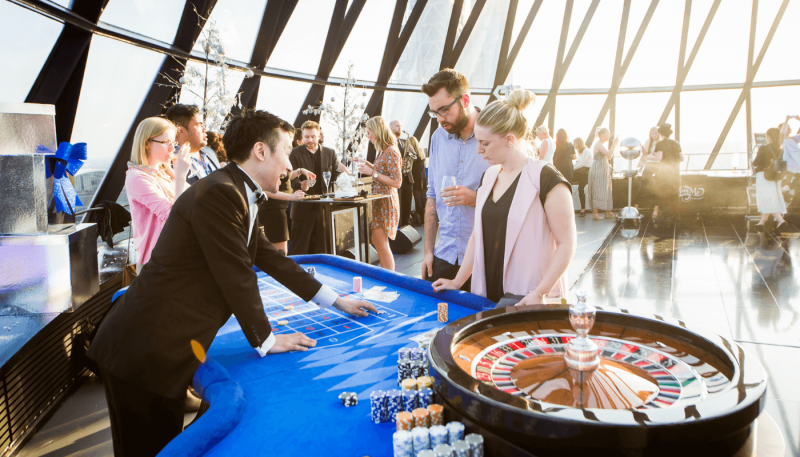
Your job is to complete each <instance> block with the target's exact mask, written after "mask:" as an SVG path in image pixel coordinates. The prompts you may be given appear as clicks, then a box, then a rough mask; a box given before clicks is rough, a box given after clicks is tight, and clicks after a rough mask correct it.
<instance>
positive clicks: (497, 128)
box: [475, 89, 536, 140]
mask: <svg viewBox="0 0 800 457" xmlns="http://www.w3.org/2000/svg"><path fill="white" fill-rule="evenodd" d="M535 98H536V96H535V95H534V94H533V92H531V91H528V90H525V89H514V90H513V91H511V93H510V94H508V96H506V98H505V99H503V100H495V101H493V102H492V103H489V105H487V106H486V108H484V109H482V110H481V112H480V114H478V119H477V120H476V121H475V122H476V123H477V124H478V125H482V126H484V127H489V128H490V129H491V130H492V133H494V134H495V135H501V136H502V135H506V134H508V133H513V134H514V135H516V136H517V138H518V139H520V140H523V139H525V135H526V134H527V133H528V120H527V119H526V118H525V114H524V111H525V108H527V107H528V106H530V104H531V103H533V100H534V99H535Z"/></svg>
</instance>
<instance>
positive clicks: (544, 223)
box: [433, 89, 577, 305]
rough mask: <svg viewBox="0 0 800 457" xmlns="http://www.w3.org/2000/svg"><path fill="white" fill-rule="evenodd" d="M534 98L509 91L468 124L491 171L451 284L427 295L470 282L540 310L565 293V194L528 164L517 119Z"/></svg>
mask: <svg viewBox="0 0 800 457" xmlns="http://www.w3.org/2000/svg"><path fill="white" fill-rule="evenodd" d="M533 99H534V95H533V94H532V93H531V92H529V91H527V90H524V89H516V90H514V91H513V92H511V94H509V95H508V97H507V98H506V99H505V100H497V101H494V102H492V103H490V104H489V105H488V106H487V107H486V108H484V109H483V110H482V111H481V112H480V114H479V115H478V118H477V120H476V121H475V138H476V139H477V140H478V154H480V155H481V156H482V157H483V158H484V159H485V160H486V161H487V162H489V164H491V165H492V166H491V167H489V169H488V170H486V173H484V175H483V178H482V180H481V186H480V188H478V195H477V199H476V204H475V226H474V229H473V231H472V236H471V237H470V239H469V242H468V244H467V250H466V253H465V254H464V261H463V262H462V264H461V267H460V268H459V271H458V274H457V275H456V277H455V279H452V280H449V279H439V280H437V281H436V282H434V283H433V288H434V290H435V291H437V292H438V291H442V290H446V289H459V288H460V287H461V285H462V284H464V283H465V282H466V280H467V278H469V277H470V274H471V275H472V288H471V290H472V293H474V294H477V295H482V296H484V297H487V298H489V299H490V300H492V301H494V302H499V301H500V300H501V299H502V298H503V296H504V295H507V294H511V295H517V296H524V297H523V298H522V299H521V301H519V302H518V303H517V304H518V305H531V304H540V303H546V302H547V301H548V300H549V299H552V298H553V297H561V296H564V294H565V293H566V290H567V289H566V271H567V267H568V266H569V263H570V261H571V260H572V257H573V256H574V255H575V246H576V245H577V235H576V229H575V216H574V207H573V204H572V189H571V186H570V183H569V182H568V181H567V180H566V179H564V177H563V176H562V175H561V173H559V172H558V171H557V170H556V169H555V167H553V166H552V165H550V164H547V163H545V162H544V161H542V160H537V159H534V158H531V157H528V156H527V154H526V151H527V148H528V146H527V145H526V144H525V141H526V140H525V132H526V131H527V129H528V122H527V119H526V118H525V116H524V114H523V112H524V110H525V108H527V107H528V106H529V105H530V104H531V103H532V102H533Z"/></svg>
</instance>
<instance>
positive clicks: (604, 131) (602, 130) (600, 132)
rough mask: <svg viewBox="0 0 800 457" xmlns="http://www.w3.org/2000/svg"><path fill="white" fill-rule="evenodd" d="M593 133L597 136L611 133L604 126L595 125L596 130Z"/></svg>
mask: <svg viewBox="0 0 800 457" xmlns="http://www.w3.org/2000/svg"><path fill="white" fill-rule="evenodd" d="M594 134H595V135H596V136H597V138H600V137H601V136H602V135H603V134H606V135H611V132H609V131H608V129H607V128H605V127H597V130H595V131H594Z"/></svg>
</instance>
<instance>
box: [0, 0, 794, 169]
mask: <svg viewBox="0 0 800 457" xmlns="http://www.w3.org/2000/svg"><path fill="white" fill-rule="evenodd" d="M25 1H28V2H30V3H31V4H34V5H35V4H37V3H44V4H46V3H53V4H57V5H60V6H59V8H60V7H66V8H70V7H71V3H72V2H71V1H70V0H58V1H51V0H25ZM268 1H279V0H218V1H217V2H216V5H215V7H214V9H213V10H212V12H211V15H210V19H211V20H212V21H213V22H214V23H215V24H216V26H217V27H218V29H219V30H220V31H221V34H222V37H223V40H224V43H225V47H226V56H227V57H228V58H230V59H233V60H235V61H237V62H241V63H242V64H244V65H247V64H249V62H250V60H251V57H252V53H253V50H254V48H255V46H256V39H257V37H258V33H259V29H260V27H261V22H262V19H263V18H264V12H265V8H266V7H267V4H268ZM782 2H783V0H759V1H758V9H757V15H756V29H755V38H754V43H755V46H754V57H753V58H754V59H755V58H756V57H757V56H758V53H759V52H760V51H761V48H762V45H763V43H764V41H765V38H766V37H767V34H768V31H769V29H770V27H771V26H772V24H773V22H774V20H775V17H776V14H777V13H778V11H779V9H780V7H781V4H782ZM350 3H352V2H348V10H349V8H350V6H351V5H350ZM534 3H535V2H534V0H520V1H519V2H518V8H517V12H516V16H515V17H514V23H513V26H511V25H510V24H508V25H509V26H510V27H512V28H511V30H512V32H511V43H510V45H509V47H513V45H514V43H515V42H516V41H517V38H518V37H519V36H521V34H522V32H523V29H522V26H523V23H524V21H525V19H526V17H527V16H528V14H529V12H530V10H531V7H532V6H533V5H534ZM591 3H592V2H591V0H575V1H574V2H573V6H572V11H571V13H570V17H569V25H568V28H567V29H566V30H562V25H563V22H564V14H565V9H566V5H567V2H565V1H562V0H544V1H543V2H542V4H541V7H540V8H539V10H538V13H537V14H536V17H535V19H534V21H533V23H532V25H531V27H530V29H529V30H527V34H526V36H525V39H524V41H523V42H522V45H521V49H520V52H519V54H518V56H517V58H516V60H515V62H514V64H513V66H512V67H511V69H510V72H509V74H508V77H507V78H506V81H505V83H506V84H512V85H515V86H521V87H524V88H527V89H530V90H533V91H534V92H536V93H537V94H538V95H537V98H536V101H535V103H534V106H532V107H531V108H529V110H528V111H529V115H530V117H531V119H532V121H533V120H535V119H536V118H537V117H538V115H539V111H540V110H541V107H542V106H543V105H544V103H545V100H546V99H547V94H548V92H550V90H551V86H552V85H553V83H554V80H553V75H554V73H555V71H556V69H557V68H559V67H560V66H561V63H560V62H556V59H557V53H558V46H559V41H560V38H561V36H562V32H565V33H566V41H565V51H564V54H565V57H566V54H567V53H568V52H569V50H570V48H572V46H573V43H576V40H577V39H578V38H580V37H578V31H579V28H580V26H581V23H582V22H583V20H584V17H585V16H586V14H587V11H589V8H590V5H591ZM630 3H631V7H630V12H629V17H628V22H627V28H626V29H625V39H624V47H623V52H622V57H623V59H624V58H625V57H626V56H627V54H628V53H629V52H630V50H631V47H632V44H633V41H634V38H635V36H636V33H637V31H638V30H639V28H640V26H641V24H642V21H643V19H644V17H645V14H646V12H647V11H648V8H649V7H650V2H649V1H646V0H636V1H632V2H630ZM335 4H336V1H334V0H299V1H298V2H297V5H296V7H295V8H294V10H293V12H292V14H291V16H290V18H289V21H288V23H287V24H286V27H285V29H284V32H283V33H282V35H281V36H280V37H279V38H278V39H277V43H276V44H275V46H274V49H273V52H272V53H271V54H270V56H269V59H268V62H267V65H266V68H265V69H264V71H265V75H263V76H257V77H259V78H261V80H260V86H259V90H258V96H257V99H256V106H257V107H258V108H260V109H266V110H269V111H273V112H275V113H276V114H278V115H280V116H282V117H284V118H286V119H287V120H289V121H294V120H295V119H296V118H297V116H298V114H299V113H300V111H301V110H302V108H304V107H302V106H301V105H302V104H303V101H304V100H305V98H306V96H307V94H308V91H309V89H310V88H311V82H312V81H313V80H314V79H315V78H316V77H317V74H318V72H319V70H320V58H321V57H322V53H323V49H324V48H325V41H326V38H327V37H328V32H329V27H330V22H331V16H332V14H333V10H334V6H335ZM394 4H395V3H394V2H393V1H391V0H366V3H365V5H364V7H363V10H362V11H361V13H360V14H359V16H358V18H357V20H356V22H355V25H354V27H353V29H352V31H351V33H350V34H349V36H347V37H344V38H342V40H343V43H339V46H341V52H340V53H339V56H338V58H337V59H336V60H335V64H334V65H333V67H332V70H331V72H330V74H325V73H323V74H320V76H319V77H320V78H322V79H326V78H330V81H331V82H332V84H334V85H333V86H327V87H326V90H325V100H326V101H327V100H329V99H330V97H331V95H332V94H335V93H336V92H337V91H339V89H340V88H339V87H338V81H336V78H342V77H344V76H345V75H346V72H347V66H348V65H349V64H350V63H352V64H353V65H354V67H353V70H354V74H355V77H356V78H357V79H358V80H359V85H363V86H365V87H366V89H364V90H365V91H366V92H367V94H368V95H367V96H366V97H364V103H365V104H366V103H367V102H368V101H369V99H370V97H371V96H372V94H373V89H374V87H373V86H374V85H375V81H376V79H377V78H378V74H379V72H380V69H381V65H382V62H383V53H384V50H385V49H386V47H387V46H386V45H387V42H389V43H392V44H396V43H397V40H396V37H389V36H388V35H389V33H388V32H389V29H390V27H391V23H392V19H393V18H392V16H393V13H394ZM415 4H416V1H415V0H408V2H407V6H406V10H405V12H404V17H403V20H402V23H403V24H404V25H405V24H406V21H407V20H408V18H409V16H410V14H411V11H412V10H413V8H414V5H415ZM453 4H454V3H453V1H452V0H429V1H428V2H427V3H426V5H425V7H424V9H423V11H422V14H421V17H420V18H419V20H418V22H417V24H416V26H415V27H414V28H413V30H412V33H411V35H410V39H409V40H408V43H407V44H406V45H405V47H404V48H403V49H402V52H401V54H400V55H399V59H398V64H397V65H396V66H395V67H394V68H391V69H390V71H389V72H388V74H390V75H391V77H390V79H389V85H390V87H389V90H387V91H386V92H385V93H384V97H383V106H382V114H383V116H385V117H386V118H387V120H394V119H397V120H400V121H401V122H402V124H403V126H404V129H405V130H406V131H409V132H412V133H414V132H415V131H416V130H417V128H418V126H423V127H425V125H427V124H428V122H427V120H426V119H424V118H423V113H424V110H425V107H426V106H427V97H425V96H424V94H421V93H420V92H419V86H420V85H421V84H424V83H425V82H427V80H428V79H429V78H430V77H431V76H432V75H433V74H434V73H435V72H436V71H437V70H438V69H439V66H440V64H441V61H442V53H443V50H444V45H445V41H446V36H447V32H448V24H449V22H450V16H451V14H452V13H453V11H452V10H453ZM474 4H475V0H465V1H464V6H463V9H462V11H460V13H459V15H458V27H457V31H456V32H457V35H456V37H455V38H454V40H453V42H454V43H457V42H458V39H459V37H460V35H461V34H462V33H464V32H465V25H466V24H467V21H468V19H469V17H470V13H471V12H472V10H473V6H474ZM510 4H511V2H510V1H509V0H489V1H487V2H486V4H485V5H484V7H483V9H482V11H481V12H480V14H479V15H478V19H477V22H476V24H475V27H474V29H473V30H472V31H471V33H470V34H469V37H468V38H467V39H466V45H465V46H464V49H463V52H462V53H461V54H460V56H458V59H457V60H456V63H455V65H454V67H455V68H456V69H458V70H460V71H462V72H463V73H465V74H466V75H467V78H468V80H469V82H470V86H471V87H472V90H473V102H474V104H475V105H476V106H485V104H486V102H487V101H488V98H489V97H488V94H489V93H491V91H492V90H493V89H494V87H493V85H494V79H495V73H496V71H497V62H498V56H499V53H500V47H501V44H502V39H503V30H504V28H505V27H506V26H507V24H506V18H507V14H508V8H509V5H510ZM712 4H713V0H693V1H692V3H691V5H692V6H691V14H690V18H689V26H688V34H687V35H688V40H687V45H686V51H685V54H686V58H687V59H688V57H689V54H690V53H691V51H692V49H693V48H694V46H695V43H696V42H697V41H698V39H699V38H702V43H701V45H700V47H699V52H698V53H697V56H696V59H695V60H694V62H693V65H692V67H691V69H690V71H689V73H688V76H687V78H686V81H685V87H684V88H683V89H684V90H683V91H682V93H681V94H680V124H681V125H680V127H679V128H675V130H676V131H678V130H679V132H680V138H679V140H680V142H681V144H682V146H683V149H684V151H685V152H686V153H687V154H695V155H697V156H698V157H697V158H696V159H694V160H692V161H691V162H690V163H689V166H690V168H696V169H702V167H703V166H704V165H705V157H708V155H709V154H710V153H711V151H712V150H713V149H714V146H715V144H716V143H717V141H718V139H719V138H720V134H721V132H722V130H723V127H724V126H725V124H726V122H727V121H728V119H729V118H730V117H731V116H732V111H733V109H734V107H735V106H736V102H737V100H738V98H739V96H740V94H741V92H742V86H743V85H744V83H745V80H746V78H747V58H748V45H749V40H750V22H751V21H750V18H751V15H752V13H753V11H752V10H753V1H752V0H725V1H723V2H721V4H720V6H719V8H718V10H717V12H716V15H715V16H714V18H713V20H712V22H711V25H710V27H709V29H708V32H707V33H706V34H705V36H704V37H701V29H702V26H703V23H704V22H705V21H706V18H707V15H708V14H709V11H710V9H711V6H712ZM184 5H185V2H184V1H182V0H161V1H156V0H137V1H135V2H134V1H116V0H114V1H110V2H109V3H108V6H107V7H106V8H105V10H104V12H103V14H102V16H101V18H100V24H99V26H100V27H101V29H102V28H103V27H111V26H113V28H114V30H117V29H116V28H119V29H123V30H122V35H125V34H126V33H128V32H126V31H130V33H132V34H136V36H145V37H149V38H151V39H152V40H155V41H157V42H161V43H163V45H162V46H163V47H165V48H168V47H169V46H171V45H172V43H173V41H174V40H175V38H176V37H175V35H176V33H177V30H178V27H179V25H180V21H181V19H182V15H183V12H184ZM623 7H624V1H623V0H602V1H601V2H600V3H599V5H598V7H597V9H596V11H595V12H594V14H593V16H592V18H591V21H590V22H589V25H588V28H587V29H586V32H585V35H584V36H583V37H582V39H581V40H580V42H579V43H578V44H577V51H576V52H575V55H574V58H573V59H572V61H571V64H570V65H569V67H568V68H567V69H566V71H565V73H564V77H563V81H562V82H561V84H560V86H559V87H558V96H557V97H556V103H555V116H554V119H553V120H554V123H555V127H556V130H558V129H560V128H563V129H565V130H567V132H568V134H569V136H570V137H571V138H574V137H582V138H584V139H585V138H586V137H587V136H588V135H589V134H590V133H591V132H592V130H593V128H594V126H595V122H596V119H597V117H598V115H599V113H600V111H601V108H602V106H603V104H604V102H605V100H606V99H607V97H608V92H609V89H610V88H611V86H612V80H613V76H614V60H615V55H616V50H617V43H618V41H619V32H620V24H621V17H622V11H623ZM154 11H157V14H153V12H154ZM184 20H194V19H193V18H191V17H188V18H184ZM798 23H800V2H797V1H794V2H789V5H788V8H787V9H786V11H785V14H784V15H783V18H782V20H781V22H780V23H779V25H778V27H777V30H776V32H775V34H774V37H773V38H772V41H771V43H770V44H769V47H768V48H767V50H766V53H765V55H764V58H763V62H762V64H761V66H760V68H759V69H758V72H757V73H756V75H755V82H756V86H755V87H754V88H753V89H752V92H751V96H750V100H751V113H752V114H751V120H752V126H753V131H754V132H764V131H765V130H766V129H767V128H769V127H772V126H777V124H778V123H780V122H782V121H783V119H784V117H785V115H786V114H787V113H789V112H791V113H794V112H796V111H797V106H796V101H797V100H798V99H800V66H798V65H797V64H796V63H795V62H794V60H793V58H792V56H793V55H794V54H795V53H796V50H795V47H796V45H795V43H796V41H797V32H796V24H798ZM683 26H684V2H678V1H670V2H666V1H661V2H659V3H658V5H657V7H656V8H655V11H654V14H653V16H652V19H651V20H650V22H649V24H648V25H647V28H646V30H645V32H644V35H643V36H642V39H641V42H640V43H639V45H638V47H637V49H636V50H635V53H634V54H633V55H632V58H631V63H630V66H629V68H628V69H627V72H626V73H625V75H624V77H623V78H622V81H621V86H620V87H621V89H620V93H619V94H617V95H616V110H615V113H614V116H615V126H616V130H617V133H619V134H620V135H621V136H636V137H639V138H644V137H645V136H646V135H647V131H648V129H649V127H650V126H652V125H654V124H655V123H657V121H658V119H659V118H660V116H661V114H662V112H663V111H664V109H665V107H666V106H667V102H668V100H669V99H670V95H671V92H672V89H673V86H674V85H675V83H676V77H677V74H678V66H679V62H678V56H679V52H680V41H681V30H682V28H683ZM206 27H209V25H208V24H206ZM333 27H335V29H334V30H333V33H332V35H334V36H335V35H336V33H337V32H339V31H341V29H342V27H343V24H341V23H335V24H333ZM63 29H64V25H63V23H62V22H61V21H60V19H59V18H57V17H55V18H51V17H49V16H47V15H44V14H39V13H37V12H34V11H32V10H31V9H28V8H26V7H23V6H20V5H18V4H15V3H11V2H7V1H3V2H0V36H1V37H2V38H4V41H3V42H5V43H7V44H10V43H13V45H7V46H4V47H3V48H2V50H0V58H2V59H3V61H4V62H8V63H10V64H11V66H9V67H6V68H7V71H5V72H3V74H2V76H1V77H0V78H2V79H1V80H0V82H1V83H2V84H0V103H3V102H5V103H8V102H12V103H20V102H24V101H25V99H26V98H27V96H28V93H29V92H30V90H31V87H32V86H33V84H34V82H35V81H36V79H37V77H38V75H39V72H40V71H41V69H42V67H43V66H44V65H45V63H46V61H47V59H48V57H49V56H50V53H51V51H52V50H53V47H54V45H55V44H56V42H57V40H58V39H59V36H60V34H61V32H62V30H63ZM266 35H269V34H266ZM146 46H147V45H146ZM332 47H335V46H332ZM199 51H200V49H199V45H195V47H194V49H193V53H194V55H196V56H199V55H200V53H199ZM164 59H165V56H164V54H163V53H162V51H161V50H159V49H157V48H153V49H146V48H145V47H141V46H138V45H135V43H129V42H126V41H125V39H124V38H123V39H116V38H114V37H107V36H102V35H100V34H98V35H95V36H94V37H93V38H92V41H91V45H90V48H89V54H88V59H87V62H86V71H85V72H84V77H83V78H84V79H83V84H82V89H81V93H80V98H79V101H78V105H77V114H76V119H75V126H74V129H73V133H72V140H73V141H86V142H88V143H90V151H91V152H90V161H89V165H90V166H89V167H86V169H92V170H98V171H99V172H104V171H105V170H107V169H108V167H109V165H110V164H111V162H112V161H113V159H114V157H116V156H117V154H123V155H127V154H129V151H120V146H121V145H122V143H123V141H124V139H125V137H126V135H127V134H128V132H129V131H130V129H131V128H133V127H134V126H132V125H131V124H132V122H133V120H134V119H135V117H136V115H137V113H138V112H139V109H140V108H141V106H142V103H143V101H144V100H145V99H146V97H147V96H148V94H149V93H150V90H151V89H152V87H153V84H154V81H155V77H156V73H157V72H158V70H159V68H160V66H161V64H162V63H163V62H164ZM190 65H200V64H199V63H197V62H192V63H190ZM8 68H13V70H8ZM244 70H245V68H232V75H231V76H230V77H229V79H228V83H227V84H228V86H229V88H233V89H235V88H236V87H238V86H239V85H240V84H241V83H242V81H243V80H244ZM256 70H258V69H256ZM286 77H288V78H292V79H283V78H286ZM293 79H297V80H293ZM726 84H727V85H729V86H722V87H720V86H719V85H726ZM730 85H732V86H730ZM759 85H760V86H761V87H760V86H759ZM765 85H766V86H775V87H763V86H765ZM393 89H395V90H393ZM397 89H403V90H397ZM195 98H196V97H193V96H192V95H191V94H190V93H188V91H183V93H182V94H181V101H183V102H193V101H195ZM163 102H164V103H166V102H167V101H166V100H164V101H163ZM372 114H374V113H372ZM610 116H611V113H610V112H609V113H608V114H606V116H605V120H604V121H603V122H602V125H604V126H608V125H609V124H610V122H611V119H610ZM746 116H747V113H746V109H745V106H742V108H741V109H740V110H739V112H738V113H735V116H734V122H733V125H732V127H731V129H730V132H729V133H728V135H727V136H726V138H725V139H724V141H723V142H722V147H721V149H720V153H721V154H728V153H731V154H742V153H745V152H746V149H747V143H748V142H747V128H746V124H747V122H746V121H747V119H746ZM675 118H676V117H675V109H674V108H673V109H671V110H670V111H669V117H668V122H672V123H673V124H675V122H674V119H675ZM423 120H424V122H421V121H423ZM532 121H531V122H532ZM544 122H545V124H547V123H549V119H545V121H544ZM676 127H678V126H676ZM327 130H330V131H331V133H333V130H334V126H326V131H327ZM423 130H424V129H423ZM332 136H333V135H332ZM425 136H427V133H426V134H425ZM423 145H424V146H425V145H427V143H426V142H423ZM731 154H729V155H730V157H727V158H725V159H723V158H722V157H723V156H722V155H720V158H719V159H718V161H717V162H716V163H715V164H714V168H719V167H723V168H733V167H742V166H746V162H742V160H741V158H738V157H737V156H735V155H731Z"/></svg>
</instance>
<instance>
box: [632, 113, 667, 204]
mask: <svg viewBox="0 0 800 457" xmlns="http://www.w3.org/2000/svg"><path fill="white" fill-rule="evenodd" d="M661 139H662V138H661V134H659V133H658V127H651V128H650V132H649V133H648V134H647V141H645V142H644V145H642V157H641V159H639V164H640V165H639V166H640V167H641V166H643V167H644V169H643V170H642V180H641V182H640V183H639V192H638V195H637V197H636V200H637V202H636V209H639V205H645V206H648V205H653V204H654V202H655V191H656V189H658V167H659V164H660V163H661V154H660V153H658V152H656V144H658V142H659V141H660V140H661ZM656 216H658V212H657V211H656V212H655V214H654V216H653V217H656Z"/></svg>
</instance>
